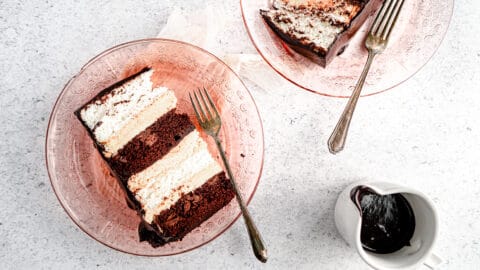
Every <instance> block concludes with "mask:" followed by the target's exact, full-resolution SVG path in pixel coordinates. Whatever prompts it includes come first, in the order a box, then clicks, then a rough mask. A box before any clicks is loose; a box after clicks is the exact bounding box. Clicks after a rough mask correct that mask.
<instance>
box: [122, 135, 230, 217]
mask: <svg viewBox="0 0 480 270" xmlns="http://www.w3.org/2000/svg"><path fill="white" fill-rule="evenodd" d="M221 171H222V168H221V167H220V165H219V164H218V163H217V161H216V160H214V159H213V157H212V156H211V154H210V152H209V151H208V148H207V143H206V142H205V141H204V140H203V139H202V138H201V137H200V135H199V133H198V131H197V130H194V131H192V132H190V133H189V134H188V135H187V136H185V137H184V138H183V139H182V140H181V141H180V143H179V144H178V145H177V146H176V147H174V148H172V149H171V150H170V152H169V153H167V154H166V155H165V156H163V157H162V158H161V159H159V160H157V161H156V162H155V163H153V164H152V165H151V166H150V167H148V168H146V169H145V170H143V171H141V172H139V173H137V174H135V175H132V176H131V177H130V178H129V179H128V184H127V185H128V189H129V190H130V191H131V192H133V193H134V194H135V198H136V199H137V200H138V201H139V202H140V204H141V206H142V209H143V210H144V211H145V213H144V219H145V220H146V221H147V222H148V223H152V221H153V218H154V216H155V215H158V214H160V213H161V212H162V211H163V210H166V209H169V208H170V207H171V206H172V205H174V204H175V203H176V202H177V201H178V200H179V199H180V197H181V196H182V194H186V193H189V192H191V191H193V190H195V189H197V188H198V187H200V186H201V185H203V184H204V183H205V182H207V181H208V180H209V179H210V178H212V177H213V176H215V175H216V174H218V173H220V172H221Z"/></svg>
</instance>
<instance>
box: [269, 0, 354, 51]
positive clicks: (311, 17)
mask: <svg viewBox="0 0 480 270" xmlns="http://www.w3.org/2000/svg"><path fill="white" fill-rule="evenodd" d="M344 3H345V6H343V7H342V10H340V9H338V10H337V9H334V10H333V11H328V12H327V11H324V12H323V13H322V16H318V15H315V14H311V13H309V12H307V11H306V10H309V9H311V10H312V12H313V11H314V10H316V9H326V8H328V7H334V6H336V5H338V4H336V3H334V1H331V0H276V1H275V2H274V4H273V6H274V7H275V8H276V10H273V11H272V10H271V12H273V13H274V15H270V16H272V19H273V20H274V21H275V22H276V23H277V25H278V27H279V28H280V29H282V31H283V32H285V33H291V34H292V35H294V36H295V39H298V40H302V39H307V40H310V41H311V42H313V43H314V44H315V45H316V46H319V47H321V48H324V49H325V50H327V49H328V48H330V46H331V45H332V44H333V43H334V42H335V39H336V37H337V35H338V34H339V33H341V32H342V31H343V30H344V29H343V27H341V26H335V25H331V24H330V22H329V20H334V21H338V22H343V23H347V24H349V23H350V20H351V19H352V17H354V16H355V15H356V14H357V13H358V9H359V7H357V6H354V5H349V4H348V3H347V2H344ZM300 6H303V7H304V8H305V9H306V10H303V11H302V9H301V8H299V7H300ZM342 11H349V12H350V15H345V14H343V13H342ZM303 12H306V13H307V14H303ZM313 13H314V12H313ZM277 15H278V19H276V18H275V16H277ZM285 21H286V22H285Z"/></svg>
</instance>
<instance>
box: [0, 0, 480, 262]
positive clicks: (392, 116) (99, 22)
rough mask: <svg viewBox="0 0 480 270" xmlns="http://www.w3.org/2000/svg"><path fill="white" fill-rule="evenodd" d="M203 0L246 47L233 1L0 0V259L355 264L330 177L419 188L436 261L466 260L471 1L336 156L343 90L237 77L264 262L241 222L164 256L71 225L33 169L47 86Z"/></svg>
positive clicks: (477, 241)
mask: <svg viewBox="0 0 480 270" xmlns="http://www.w3.org/2000/svg"><path fill="white" fill-rule="evenodd" d="M205 2H208V3H211V4H214V5H216V6H218V8H219V9H222V10H224V12H225V13H226V14H227V15H228V16H230V17H232V18H233V19H232V24H233V25H232V28H231V29H225V31H222V32H221V33H220V35H219V36H218V41H219V42H221V43H222V44H223V46H224V48H225V51H228V52H237V53H238V52H247V53H254V52H255V50H254V48H253V46H252V45H251V43H250V40H249V39H248V36H247V34H246V32H245V30H244V28H243V23H242V21H241V16H240V11H239V9H238V2H237V1H228V2H229V3H223V4H222V3H217V2H222V1H213V0H207V1H197V0H194V1H188V2H187V1H173V0H164V1H142V2H139V1H64V2H63V3H61V4H60V1H48V0H47V1H22V2H20V1H0V74H2V75H1V76H0V110H1V116H2V121H1V128H0V135H1V139H0V161H1V162H0V164H1V166H0V179H2V180H1V183H2V184H1V185H0V193H1V196H0V234H1V235H0V245H1V247H0V261H1V262H2V264H1V267H0V268H2V269H49V268H53V269H117V268H120V269H122V268H125V269H145V268H149V269H173V268H185V269H195V268H197V267H198V265H208V266H209V268H211V269H214V268H219V269H230V268H245V269H253V268H255V269H257V268H258V269H261V268H268V269H288V268H290V269H292V268H297V269H304V268H305V269H308V268H316V269H368V268H367V266H366V265H365V264H364V263H363V262H362V261H361V260H360V258H359V257H358V256H357V255H356V254H355V252H354V251H353V250H352V249H351V248H349V247H347V246H346V245H345V243H344V242H343V241H342V240H341V238H340V236H339V235H338V233H337V232H336V230H335V227H334V222H333V216H332V213H333V206H334V202H335V198H336V196H337V194H338V193H339V192H340V191H341V190H342V188H343V187H345V186H346V185H347V184H348V183H350V182H352V181H355V180H359V179H371V180H390V181H394V182H398V183H403V184H408V185H410V186H412V187H414V188H417V189H419V190H421V191H423V192H425V193H426V194H428V195H429V196H431V198H432V199H433V200H434V202H435V203H436V204H437V206H438V210H439V212H440V218H441V221H442V225H441V232H440V238H439V241H438V245H437V248H436V250H437V252H438V253H439V254H440V255H441V256H443V257H444V258H445V260H446V263H445V264H444V265H443V266H442V267H441V269H478V265H479V264H480V221H479V220H480V164H479V163H480V158H479V155H480V154H479V153H480V143H479V141H480V118H479V117H480V103H479V102H480V91H479V88H478V85H479V83H480V66H479V62H480V39H478V32H479V31H480V26H479V24H478V14H479V12H480V9H479V7H480V4H479V3H478V1H475V0H464V1H457V4H456V6H455V11H454V17H453V20H452V23H451V26H450V29H449V32H448V34H447V36H446V39H445V41H444V42H443V44H442V45H441V47H440V49H439V51H438V52H437V54H436V55H435V56H434V57H433V59H432V60H431V61H430V62H429V63H428V64H427V65H426V66H425V67H424V68H423V69H422V70H421V71H420V72H419V73H418V74H417V75H415V76H414V77H413V78H412V79H410V80H409V81H408V82H406V83H404V84H402V85H401V86H399V87H397V88H396V89H395V90H392V91H389V92H386V93H384V94H381V95H376V96H373V97H368V98H363V99H361V100H360V103H359V106H358V108H357V111H356V115H355V121H354V122H353V125H352V129H351V134H350V138H349V139H350V140H349V145H348V151H346V152H345V153H343V154H342V155H339V156H332V155H330V154H328V152H327V149H326V147H325V141H326V140H327V138H328V135H329V132H330V131H331V130H332V128H333V126H334V124H335V122H336V120H337V117H338V115H339V113H340V112H341V110H342V109H343V106H344V103H345V100H341V99H333V98H326V97H322V96H317V95H314V94H311V93H308V92H306V91H300V90H298V89H296V88H295V87H294V86H292V85H291V84H289V83H288V82H283V83H282V87H280V88H278V89H268V90H266V91H262V90H259V89H257V88H255V87H254V85H253V84H250V83H248V84H247V85H248V86H249V88H250V90H251V92H252V94H253V96H254V97H255V99H256V102H257V104H258V107H259V111H260V113H261V115H262V118H263V123H264V129H265V143H266V150H265V168H264V173H263V177H262V179H261V182H260V185H259V187H258V191H257V194H256V196H255V197H254V199H253V201H252V203H251V211H252V213H253V214H254V215H255V217H257V220H258V225H259V227H260V228H261V230H262V232H263V234H264V238H265V240H266V241H267V243H268V246H269V251H270V260H269V262H268V263H267V264H266V265H261V264H260V263H258V262H257V261H256V260H255V259H254V257H253V256H252V254H251V251H250V248H249V243H248V240H247V238H246V234H245V229H244V226H243V224H242V222H237V223H236V224H235V225H234V226H233V227H232V228H231V229H229V230H228V231H227V232H226V233H224V234H223V235H222V236H221V237H219V238H218V239H217V240H215V241H213V242H212V243H210V244H208V245H206V246H204V247H202V248H200V249H197V250H194V251H192V252H189V253H187V254H183V255H178V256H173V257H168V258H166V257H163V258H143V257H135V256H131V255H126V254H123V253H120V252H117V251H114V250H111V249H109V248H107V247H105V246H103V245H101V244H99V243H97V242H95V241H94V240H93V239H91V238H89V237H88V236H87V235H86V234H85V233H83V232H82V231H81V230H80V229H78V228H77V227H76V226H75V224H74V223H73V222H72V221H71V220H70V219H69V217H68V216H67V215H66V213H65V212H64V210H63V209H62V208H61V207H60V205H59V203H58V201H57V199H56V197H55V195H54V194H53V191H52V189H51V186H50V183H49V179H48V176H47V172H46V169H45V162H44V136H45V130H46V127H47V121H48V116H49V113H50V110H51V108H52V106H53V104H54V102H55V99H56V97H57V95H58V94H59V92H60V91H61V89H62V87H63V85H64V84H65V83H66V82H67V81H68V79H69V78H70V77H71V76H72V75H73V74H75V73H76V72H77V71H78V70H79V69H80V67H81V66H82V65H83V64H84V63H85V62H86V61H88V60H89V59H90V58H91V57H93V56H95V55H96V54H98V53H99V52H101V51H103V50H104V49H106V48H109V47H111V46H113V45H115V44H118V43H122V42H125V41H129V40H133V39H139V38H146V37H152V36H156V34H157V33H158V31H159V30H160V29H161V28H162V26H163V25H164V24H165V22H166V19H167V18H168V15H169V13H170V11H171V10H172V9H173V7H174V6H180V7H182V8H183V9H186V10H187V11H188V10H191V11H193V10H195V9H198V8H201V7H202V6H203V5H205ZM225 2H227V1H225ZM272 76H277V75H275V74H273V73H272ZM277 77H278V76H277ZM278 80H281V78H280V77H278ZM272 112H274V113H272Z"/></svg>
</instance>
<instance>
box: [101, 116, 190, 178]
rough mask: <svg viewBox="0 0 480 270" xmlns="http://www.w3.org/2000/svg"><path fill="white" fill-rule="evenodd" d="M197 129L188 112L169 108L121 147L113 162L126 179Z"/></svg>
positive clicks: (117, 170) (111, 164)
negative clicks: (180, 112) (183, 112)
mask: <svg viewBox="0 0 480 270" xmlns="http://www.w3.org/2000/svg"><path fill="white" fill-rule="evenodd" d="M194 129H195V126H194V125H193V124H192V122H191V121H190V119H189V118H188V116H187V115H186V114H177V113H175V109H173V110H170V111H169V112H168V113H166V114H164V115H163V116H162V117H160V118H159V119H158V120H157V121H156V122H155V123H153V125H151V126H150V127H148V128H147V129H146V130H144V131H142V132H141V133H140V134H138V135H137V136H135V138H133V139H132V140H131V141H130V142H128V144H127V145H125V146H124V147H123V148H122V149H120V150H119V151H118V153H117V154H116V155H115V156H113V157H112V159H111V160H109V163H110V166H111V167H112V169H113V170H115V172H116V173H117V175H118V176H119V177H120V178H121V179H122V181H126V180H127V179H128V178H129V177H130V176H132V175H133V174H135V173H138V172H140V171H142V170H144V169H146V168H147V167H149V166H150V165H152V164H153V163H154V162H155V161H157V160H158V159H161V158H162V157H163V156H164V155H165V154H167V153H168V152H169V151H170V149H172V148H173V147H175V146H176V145H177V144H178V143H179V142H180V141H181V140H182V139H183V138H184V137H185V136H186V135H187V134H188V133H190V132H191V131H192V130H194Z"/></svg>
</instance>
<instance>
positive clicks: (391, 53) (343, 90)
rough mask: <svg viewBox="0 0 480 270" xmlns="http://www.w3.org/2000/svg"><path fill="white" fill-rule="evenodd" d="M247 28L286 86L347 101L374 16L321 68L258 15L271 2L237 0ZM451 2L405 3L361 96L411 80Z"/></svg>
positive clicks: (443, 27) (436, 39)
mask: <svg viewBox="0 0 480 270" xmlns="http://www.w3.org/2000/svg"><path fill="white" fill-rule="evenodd" d="M240 6H241V9H242V15H243V20H244V22H245V26H246V28H247V31H248V33H249V35H250V38H251V39H252V41H253V44H254V45H255V47H256V48H257V50H258V52H259V53H260V54H261V55H262V57H263V58H264V59H265V61H266V62H267V63H268V64H269V65H270V66H271V67H272V68H273V69H275V70H276V71H277V72H278V73H279V74H280V75H282V76H283V77H284V78H285V79H287V80H289V81H290V82H292V83H294V84H296V85H298V86H300V87H302V88H304V89H306V90H309V91H312V92H315V93H318V94H321V95H325V96H334V97H349V96H350V94H351V92H352V90H353V88H354V86H355V83H356V81H357V79H358V77H359V76H360V73H361V72H362V69H363V66H364V64H365V61H366V59H367V51H366V49H365V48H364V46H363V42H364V39H365V36H366V33H367V30H368V28H369V26H370V23H371V21H372V16H371V17H370V19H369V21H368V22H367V23H365V24H364V25H363V26H362V27H361V28H360V30H359V31H358V32H357V34H356V35H355V36H354V37H353V38H352V40H351V41H350V44H349V46H348V47H347V49H346V50H345V52H344V53H343V54H342V55H340V56H337V57H336V58H335V59H334V60H333V61H332V62H331V63H330V64H329V65H328V66H327V68H323V67H321V66H319V65H317V64H315V63H313V62H311V61H310V60H308V59H307V58H305V57H303V56H301V55H300V54H297V53H296V52H295V51H293V50H291V49H289V48H288V47H286V46H284V45H283V43H282V41H281V39H280V38H278V37H277V36H276V34H275V33H274V32H273V31H272V30H271V29H270V28H269V27H268V25H267V24H266V23H265V22H264V21H263V18H262V17H261V16H260V14H259V10H260V9H267V8H269V7H270V6H271V0H240ZM452 11H453V0H446V1H438V0H423V1H405V3H404V7H403V10H402V13H401V14H400V17H399V19H398V21H397V23H396V26H395V29H394V31H393V33H392V35H391V37H390V42H389V45H388V48H387V49H386V50H385V52H384V53H383V54H381V55H379V56H377V58H376V59H375V62H374V64H373V65H372V68H371V70H370V73H369V75H368V77H367V80H366V82H365V87H364V89H363V91H362V93H363V96H368V95H373V94H376V93H380V92H383V91H386V90H388V89H391V88H393V87H395V86H397V85H399V84H400V83H402V82H404V81H406V80H407V79H408V78H410V77H411V76H413V75H414V74H415V73H416V72H417V71H418V70H420V68H421V67H423V66H424V65H425V64H426V63H427V62H428V60H429V59H430V58H431V57H432V56H433V54H434V53H435V51H436V50H437V48H438V47H439V46H440V43H441V42H442V40H443V37H444V36H445V33H446V31H447V28H448V25H449V23H450V18H451V16H452Z"/></svg>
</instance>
